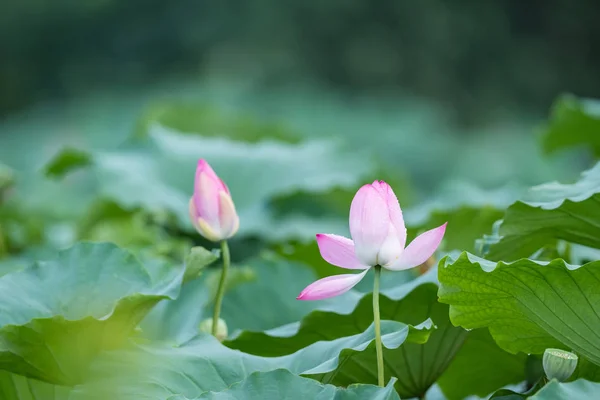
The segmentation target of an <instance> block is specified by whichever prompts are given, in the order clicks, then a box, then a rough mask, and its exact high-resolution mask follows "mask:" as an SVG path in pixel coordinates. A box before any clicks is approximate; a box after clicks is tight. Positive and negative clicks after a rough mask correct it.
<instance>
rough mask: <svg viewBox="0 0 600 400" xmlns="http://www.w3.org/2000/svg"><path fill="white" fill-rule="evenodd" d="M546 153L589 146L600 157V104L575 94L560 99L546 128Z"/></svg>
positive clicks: (554, 105) (543, 140)
mask: <svg viewBox="0 0 600 400" xmlns="http://www.w3.org/2000/svg"><path fill="white" fill-rule="evenodd" d="M542 143H543V145H544V150H545V151H546V152H549V153H550V152H554V151H557V150H562V149H564V148H567V147H572V146H586V147H588V148H589V149H590V150H592V151H593V153H594V155H595V156H600V102H599V101H598V100H595V99H585V98H579V97H576V96H573V95H563V96H560V97H559V98H558V99H557V100H556V101H555V102H554V104H553V106H552V114H551V115H550V119H549V121H548V123H547V124H546V126H544V129H543V136H542Z"/></svg>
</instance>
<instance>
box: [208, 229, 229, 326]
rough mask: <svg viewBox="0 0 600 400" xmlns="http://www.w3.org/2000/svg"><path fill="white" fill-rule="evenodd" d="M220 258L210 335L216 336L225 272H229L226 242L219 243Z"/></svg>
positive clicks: (225, 278) (223, 292) (225, 279)
mask: <svg viewBox="0 0 600 400" xmlns="http://www.w3.org/2000/svg"><path fill="white" fill-rule="evenodd" d="M221 257H222V258H223V269H222V270H221V280H220V281H219V288H218V289H217V296H216V297H215V309H214V312H213V324H212V335H213V336H217V328H218V327H219V314H221V303H222V302H223V295H224V294H225V282H226V281H227V272H228V271H229V263H230V259H229V246H228V245H227V240H223V241H221Z"/></svg>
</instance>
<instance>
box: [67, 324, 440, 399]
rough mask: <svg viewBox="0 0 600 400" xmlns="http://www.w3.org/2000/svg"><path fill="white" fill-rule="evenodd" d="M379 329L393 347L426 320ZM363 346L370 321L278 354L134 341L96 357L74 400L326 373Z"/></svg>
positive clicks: (205, 342)
mask: <svg viewBox="0 0 600 400" xmlns="http://www.w3.org/2000/svg"><path fill="white" fill-rule="evenodd" d="M381 332H382V343H383V345H384V346H385V347H386V348H392V349H393V348H398V347H399V346H401V345H402V344H403V343H405V342H406V341H408V342H417V343H423V342H424V341H426V340H427V338H428V336H429V334H430V332H431V321H426V322H425V323H423V324H422V325H420V326H419V327H416V328H413V327H412V326H409V325H405V324H402V323H400V322H396V321H382V324H381ZM363 351H369V352H371V351H374V331H373V325H371V326H370V327H369V328H368V329H367V330H366V331H364V332H362V333H359V334H357V335H353V336H347V337H343V338H339V339H336V340H332V341H320V342H317V343H314V344H312V345H310V346H308V347H305V348H303V349H301V350H299V351H297V352H295V353H294V354H290V355H286V356H281V357H260V356H255V355H250V354H246V353H242V352H240V351H237V350H232V349H229V348H227V347H225V346H223V345H222V344H221V343H219V342H218V341H217V340H216V339H215V338H213V337H212V336H209V335H200V336H198V337H196V338H195V339H193V340H191V341H189V342H188V343H185V344H184V345H181V346H170V345H167V344H161V343H157V342H155V343H152V344H147V345H137V346H136V347H134V348H132V349H127V350H118V351H114V352H109V353H105V355H104V356H103V357H102V358H101V359H98V360H97V362H96V363H95V364H94V368H93V370H92V371H93V373H91V374H90V380H89V381H88V382H86V383H85V384H84V385H81V386H80V387H78V388H76V390H75V396H74V400H79V399H81V400H83V399H85V400H88V399H90V400H93V399H103V400H104V399H115V400H124V399H132V400H133V399H136V400H137V399H140V398H143V399H148V400H154V399H156V400H162V399H165V398H167V397H168V396H170V395H182V396H185V397H188V398H193V397H197V396H200V395H202V394H203V393H204V392H207V391H221V390H223V389H225V388H227V387H228V386H230V385H232V384H234V383H236V382H240V381H242V380H244V379H246V378H247V377H248V376H249V375H250V374H251V373H253V372H257V371H263V372H264V371H272V370H275V369H280V368H284V369H287V370H289V371H290V372H292V373H294V374H301V375H314V374H323V373H327V372H330V371H333V370H335V369H336V368H337V367H338V365H339V363H340V362H341V361H342V360H344V361H346V360H347V359H351V358H352V357H353V356H360V355H361V354H362V352H363Z"/></svg>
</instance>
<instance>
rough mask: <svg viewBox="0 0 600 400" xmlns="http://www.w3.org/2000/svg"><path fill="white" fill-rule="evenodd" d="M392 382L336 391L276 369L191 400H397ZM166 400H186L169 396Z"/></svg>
mask: <svg viewBox="0 0 600 400" xmlns="http://www.w3.org/2000/svg"><path fill="white" fill-rule="evenodd" d="M394 382H395V380H394V379H391V380H390V382H389V383H388V385H387V386H386V387H384V388H382V387H378V386H374V385H362V384H357V385H350V386H349V387H348V388H339V387H336V386H333V385H322V384H320V383H318V382H316V381H314V380H312V379H308V378H302V377H300V376H297V375H294V374H292V373H291V372H289V371H287V370H284V369H278V370H275V371H270V372H254V373H252V374H250V376H248V377H247V378H246V379H244V380H243V381H241V382H239V383H236V384H234V385H232V386H231V387H230V388H227V389H225V390H223V391H220V392H208V393H204V394H203V395H201V396H199V397H196V398H195V399H194V400H281V399H286V400H288V399H289V400H306V399H307V398H309V399H314V400H334V399H335V400H360V399H369V400H400V397H399V396H398V394H397V393H396V392H395V391H394ZM168 400H188V398H187V397H183V396H173V397H169V399H168Z"/></svg>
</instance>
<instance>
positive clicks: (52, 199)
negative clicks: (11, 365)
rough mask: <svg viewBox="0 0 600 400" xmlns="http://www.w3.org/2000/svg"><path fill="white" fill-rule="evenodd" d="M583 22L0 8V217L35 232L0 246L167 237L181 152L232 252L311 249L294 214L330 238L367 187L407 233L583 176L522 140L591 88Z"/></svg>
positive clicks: (589, 40) (399, 11) (270, 9)
mask: <svg viewBox="0 0 600 400" xmlns="http://www.w3.org/2000/svg"><path fill="white" fill-rule="evenodd" d="M597 15H600V3H598V2H597V1H594V0H580V1H577V2H569V1H561V0H545V1H528V2H521V1H516V0H512V1H496V2H476V1H467V0H460V1H453V2H447V1H443V0H425V1H419V2H408V1H391V0H374V1H357V0H346V1H337V0H330V1H326V2H324V1H316V0H307V1H289V0H288V1H276V0H257V1H254V2H232V1H219V2H208V1H193V0H173V1H169V2H166V1H159V0H144V1H134V0H130V1H116V0H88V1H73V0H56V1H53V2H46V1H40V0H4V1H3V2H2V3H1V4H0V52H1V54H2V56H1V61H0V161H1V162H2V164H4V168H5V172H4V174H5V176H8V177H9V178H10V180H11V181H12V182H14V185H15V186H14V190H13V192H12V193H13V194H12V195H11V196H12V197H11V201H13V202H14V204H18V207H16V206H15V208H13V209H10V211H4V214H5V216H4V218H5V219H6V218H8V217H7V216H6V214H8V215H10V216H11V218H13V219H17V217H16V216H17V214H18V215H20V216H23V215H25V216H26V217H23V218H25V219H34V220H35V221H30V222H27V223H24V222H23V218H21V217H19V218H21V220H20V221H21V222H20V223H19V224H20V225H18V226H19V228H18V229H17V228H14V229H16V231H15V230H14V229H13V230H12V231H10V232H9V233H8V234H7V233H6V232H5V235H6V236H9V239H8V242H9V245H8V247H9V248H10V249H11V251H12V252H14V253H18V252H19V249H21V248H25V247H26V244H27V245H28V244H29V243H30V242H31V241H32V240H33V241H37V243H40V245H41V244H45V243H47V242H48V241H50V242H52V243H54V242H56V244H57V245H62V244H67V243H69V242H72V241H73V240H74V239H77V238H92V239H103V238H104V239H107V238H108V239H111V240H114V241H117V242H119V237H120V236H119V234H121V236H122V237H123V238H127V239H124V240H125V241H130V240H131V239H129V238H130V237H131V235H132V233H131V232H130V230H131V229H134V228H132V226H137V225H135V224H139V227H138V228H135V229H138V231H136V235H141V232H142V231H146V230H147V227H146V225H145V224H146V221H147V220H146V219H144V218H145V217H144V218H142V219H140V220H135V221H133V220H132V218H138V217H134V216H135V215H138V214H137V213H138V211H142V212H144V213H148V212H150V213H151V214H152V215H153V217H152V218H154V219H153V220H152V221H154V222H153V223H156V221H157V218H158V221H159V222H160V226H161V227H163V228H164V229H167V230H168V229H171V228H172V227H173V226H175V228H172V229H183V230H184V231H185V230H188V229H189V225H185V222H183V221H184V220H185V213H186V211H185V206H183V209H182V206H181V204H184V203H185V201H183V200H182V198H183V197H184V195H186V196H187V195H189V194H191V185H190V182H189V178H190V177H191V176H192V175H191V174H193V169H194V166H195V161H194V160H195V159H197V158H200V157H206V158H208V159H209V162H211V163H213V164H215V165H216V169H217V172H219V173H220V174H221V175H222V176H223V177H224V178H225V179H226V180H227V181H228V182H231V183H230V186H232V191H233V193H234V198H235V200H236V204H238V208H239V209H240V213H241V214H242V216H243V217H244V218H242V224H243V226H246V228H247V229H248V230H247V231H246V233H247V237H250V238H254V239H253V240H259V239H260V240H263V239H265V238H267V239H268V240H271V239H272V238H273V237H275V236H276V237H277V238H278V239H281V238H288V237H289V238H290V239H294V240H296V239H306V238H308V237H312V234H313V233H314V232H315V230H316V229H317V228H316V227H315V225H314V224H312V222H311V220H310V218H313V219H318V220H320V222H321V226H320V227H319V229H318V230H323V229H324V228H322V226H323V221H330V222H331V225H330V227H331V229H332V230H334V229H338V227H339V229H344V228H343V227H344V226H345V225H344V224H346V225H347V221H346V222H344V219H345V218H346V215H347V209H348V204H349V199H350V198H351V195H352V194H353V192H354V191H355V190H356V188H357V187H358V186H360V185H361V184H362V183H364V182H366V181H368V180H370V179H374V178H383V179H387V180H390V182H392V184H393V185H394V187H395V189H396V191H397V194H398V196H399V197H400V199H401V202H402V205H403V207H405V208H406V209H410V210H412V212H410V213H407V218H409V219H410V218H412V220H411V221H412V223H413V225H414V226H420V227H423V226H425V225H427V224H428V222H427V221H433V220H435V218H433V220H432V218H431V211H432V210H440V209H441V210H444V209H448V208H460V207H462V206H464V205H469V204H472V203H475V204H477V205H481V204H482V203H484V204H489V205H491V206H496V207H497V208H499V209H501V208H503V207H505V206H506V205H508V204H510V202H512V201H513V200H514V199H516V198H517V197H518V193H519V191H520V190H521V189H522V188H524V187H527V186H530V185H534V184H539V183H542V182H545V181H549V180H566V181H568V180H572V179H574V178H575V177H576V176H577V175H578V174H579V172H580V171H581V170H583V169H584V168H585V167H587V166H588V165H589V162H590V160H591V157H590V155H589V154H587V153H584V152H577V151H574V152H559V153H556V154H552V155H548V154H545V153H544V151H543V149H542V147H541V146H540V143H539V131H540V129H541V127H543V125H544V121H546V120H547V118H548V115H549V114H550V110H551V107H552V104H553V102H554V101H555V99H556V98H557V96H559V95H561V94H562V93H574V94H576V95H579V96H584V97H597V96H598V95H600V75H598V71H599V70H600V26H599V25H598V24H597V23H596V17H597ZM173 132H178V133H179V134H182V135H183V136H182V137H185V139H182V140H179V139H181V138H176V139H173V137H171V136H169V135H172V134H173ZM164 135H167V136H168V138H167V139H165V137H164ZM219 138H221V139H223V140H225V142H219V141H218V140H217V139H219ZM187 140H191V142H187ZM207 140H208V141H207ZM65 148H68V149H70V150H69V151H70V153H67V154H64V153H62V156H61V157H58V162H57V163H55V164H52V167H51V168H50V167H48V165H49V164H48V163H49V162H51V161H52V160H54V161H56V160H57V154H59V153H60V152H61V151H63V150H64V149H65ZM123 152H125V153H123ZM121 156H122V157H121ZM117 164H118V165H117ZM75 167H84V169H85V168H88V169H90V168H91V171H89V170H88V171H87V175H86V174H78V173H75V174H73V173H71V170H72V169H77V168H75ZM79 172H81V171H79ZM48 176H50V178H53V179H49V178H48ZM9 178H6V179H7V180H8V179H9ZM174 188H175V189H174ZM111 207H112V208H111ZM17 209H18V210H19V211H18V212H17V211H16V210H17ZM163 211H165V212H166V214H165V215H163V214H161V212H163ZM144 215H145V214H144ZM157 215H158V216H157ZM498 215H501V214H493V215H489V216H487V217H486V219H485V223H482V228H481V229H482V230H483V229H486V230H487V229H488V222H489V221H492V220H493V219H494V218H495V217H497V216H498ZM111 218H112V219H116V220H117V221H120V222H118V224H121V225H124V226H127V229H129V231H127V232H126V233H123V232H121V231H119V232H120V233H119V234H117V233H115V231H114V230H115V229H117V228H115V226H112V225H111V226H106V223H107V222H106V221H107V220H109V219H111ZM120 218H124V219H122V220H121V219H120ZM140 218H141V217H140ZM169 218H174V219H175V220H176V221H178V222H176V223H174V224H170V223H168V221H170V220H169ZM293 218H295V219H293ZM327 218H330V220H328V219H327ZM440 218H441V217H440ZM73 220H77V221H82V220H84V221H85V223H83V225H82V223H81V222H77V224H76V227H73V224H72V223H71V222H69V223H66V222H65V221H73ZM98 221H102V222H103V224H102V225H101V226H100V227H98V225H97V222H98ZM132 221H133V222H132ZM165 221H167V222H165ZM265 221H268V222H265ZM336 224H337V225H336ZM424 224H425V225H424ZM431 224H433V222H431ZM4 225H5V226H6V225H10V223H7V222H5V224H4ZM23 226H25V227H23ZM153 226H155V225H153ZM7 229H8V228H5V231H6V230H7ZM11 229H12V228H11ZM118 229H121V230H123V229H125V228H123V226H120V227H119V228H118ZM457 229H458V228H457ZM29 230H33V233H32V232H30V231H29ZM15 232H16V233H15ZM169 232H171V231H169ZM188 233H189V231H188ZM339 233H343V232H339ZM144 234H147V232H145V233H144ZM153 234H154V233H152V234H148V235H149V236H144V237H142V238H138V239H139V240H141V241H144V240H145V241H147V242H148V243H150V242H152V241H154V240H156V237H155V236H152V235H153ZM476 234H479V232H477V233H476ZM476 234H475V233H474V234H472V235H470V236H468V239H469V240H471V239H472V238H473V237H475V235H476ZM192 235H193V234H192V233H189V236H190V237H192ZM449 237H450V238H452V237H453V236H452V235H450V236H449ZM136 240H137V239H136ZM194 240H196V239H194ZM250 243H254V242H250ZM465 243H469V242H468V241H463V240H460V241H457V242H456V243H452V245H453V246H452V247H460V246H462V245H464V244H465Z"/></svg>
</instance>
